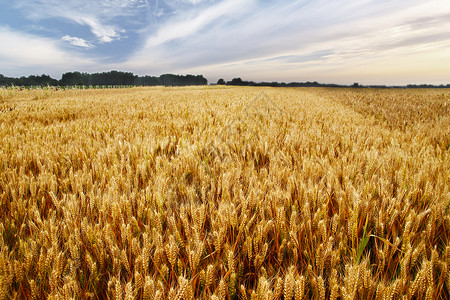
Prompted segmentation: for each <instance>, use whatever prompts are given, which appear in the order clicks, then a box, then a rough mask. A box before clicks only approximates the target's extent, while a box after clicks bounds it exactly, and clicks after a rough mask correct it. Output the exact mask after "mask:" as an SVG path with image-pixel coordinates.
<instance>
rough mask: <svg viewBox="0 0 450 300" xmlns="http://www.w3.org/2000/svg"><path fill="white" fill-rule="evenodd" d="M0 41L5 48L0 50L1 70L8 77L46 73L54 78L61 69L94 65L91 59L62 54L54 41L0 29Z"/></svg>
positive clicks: (67, 53) (62, 51) (60, 48)
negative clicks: (52, 74)
mask: <svg viewBox="0 0 450 300" xmlns="http://www.w3.org/2000/svg"><path fill="white" fill-rule="evenodd" d="M0 40H1V41H2V43H3V45H5V46H4V47H0V66H1V69H2V72H4V73H6V74H10V75H11V76H19V75H24V74H30V73H35V74H42V73H49V72H50V73H54V74H55V75H56V74H58V73H59V72H61V69H62V68H64V69H69V70H70V69H71V68H78V67H79V66H83V67H84V68H86V67H90V66H93V65H94V62H93V61H92V60H90V59H87V58H83V57H80V56H77V55H76V54H74V53H69V52H66V51H64V50H62V47H61V45H59V43H58V42H56V41H54V40H51V39H48V38H42V37H38V36H35V35H31V34H24V33H23V32H17V31H14V30H12V29H10V28H8V27H5V26H2V27H0ZM59 75H60V74H58V76H59Z"/></svg>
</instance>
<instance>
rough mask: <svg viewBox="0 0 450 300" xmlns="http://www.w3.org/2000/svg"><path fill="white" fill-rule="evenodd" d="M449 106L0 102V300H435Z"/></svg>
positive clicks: (319, 96)
mask: <svg viewBox="0 0 450 300" xmlns="http://www.w3.org/2000/svg"><path fill="white" fill-rule="evenodd" d="M449 213H450V90H446V89H435V90H431V89H422V90H411V89H407V90H396V89H385V90H383V89H379V90H375V89H325V88H303V89H302V88H299V89H294V88H292V89H288V88H284V89H283V88H256V87H254V88H251V87H245V88H244V87H242V88H238V87H220V86H215V87H187V88H164V87H158V88H132V89H107V90H66V91H62V90H55V89H47V90H30V91H20V90H6V89H0V219H1V224H0V299H10V298H29V299H42V298H48V299H64V298H75V299H85V298H87V299H448V298H449V297H450V243H449V239H450V214H449Z"/></svg>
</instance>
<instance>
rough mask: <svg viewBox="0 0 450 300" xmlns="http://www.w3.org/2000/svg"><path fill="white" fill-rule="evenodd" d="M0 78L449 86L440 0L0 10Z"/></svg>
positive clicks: (27, 4)
mask: <svg viewBox="0 0 450 300" xmlns="http://www.w3.org/2000/svg"><path fill="white" fill-rule="evenodd" d="M0 5H1V10H0V41H1V44H0V45H1V46H0V74H4V75H5V76H22V75H30V74H39V75H40V74H43V73H45V74H50V75H51V76H52V77H54V78H56V79H59V78H61V75H62V73H64V72H69V71H75V70H77V71H81V72H101V71H109V70H121V71H129V72H133V73H135V74H138V75H145V74H148V75H160V74H163V73H177V74H187V73H190V74H203V75H204V76H205V77H207V78H208V79H209V81H210V82H215V81H217V79H218V78H224V79H225V80H231V79H232V78H234V77H242V78H243V79H244V80H254V81H286V82H290V81H308V80H309V81H319V82H323V83H343V84H351V83H353V82H360V83H363V84H407V83H433V84H441V83H445V84H447V83H450V50H449V49H450V1H449V0H427V1H424V0H421V1H416V0H373V1H372V0H360V1H350V0H333V1H331V0H298V1H295V0H272V1H270V0H173V1H169V0H168V1H165V0H98V1H92V0H64V1H61V0H14V1H11V0H0Z"/></svg>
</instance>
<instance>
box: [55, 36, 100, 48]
mask: <svg viewBox="0 0 450 300" xmlns="http://www.w3.org/2000/svg"><path fill="white" fill-rule="evenodd" d="M62 40H63V41H66V42H69V43H71V44H72V45H74V46H78V47H83V48H92V47H93V46H92V44H90V43H89V42H88V41H86V40H85V39H82V38H78V37H73V36H70V35H65V36H63V37H62Z"/></svg>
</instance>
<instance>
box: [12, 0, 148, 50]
mask: <svg viewBox="0 0 450 300" xmlns="http://www.w3.org/2000/svg"><path fill="white" fill-rule="evenodd" d="M15 7H16V8H18V9H20V10H21V11H23V13H24V14H25V15H26V16H27V17H28V18H29V19H32V20H44V19H61V18H62V19H65V20H69V21H72V22H75V23H77V24H79V25H83V26H88V27H89V28H90V30H91V32H92V33H93V34H94V35H95V36H96V37H97V38H98V41H99V42H101V43H110V42H112V41H114V40H117V39H120V38H121V34H122V33H124V32H125V29H123V28H122V27H121V26H120V25H117V20H116V19H117V18H118V17H130V16H133V15H135V14H137V13H138V12H139V11H140V10H142V9H145V7H146V1H143V0H127V1H119V0H101V1H90V0H66V1H58V0H47V1H40V0H18V1H16V2H15Z"/></svg>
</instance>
